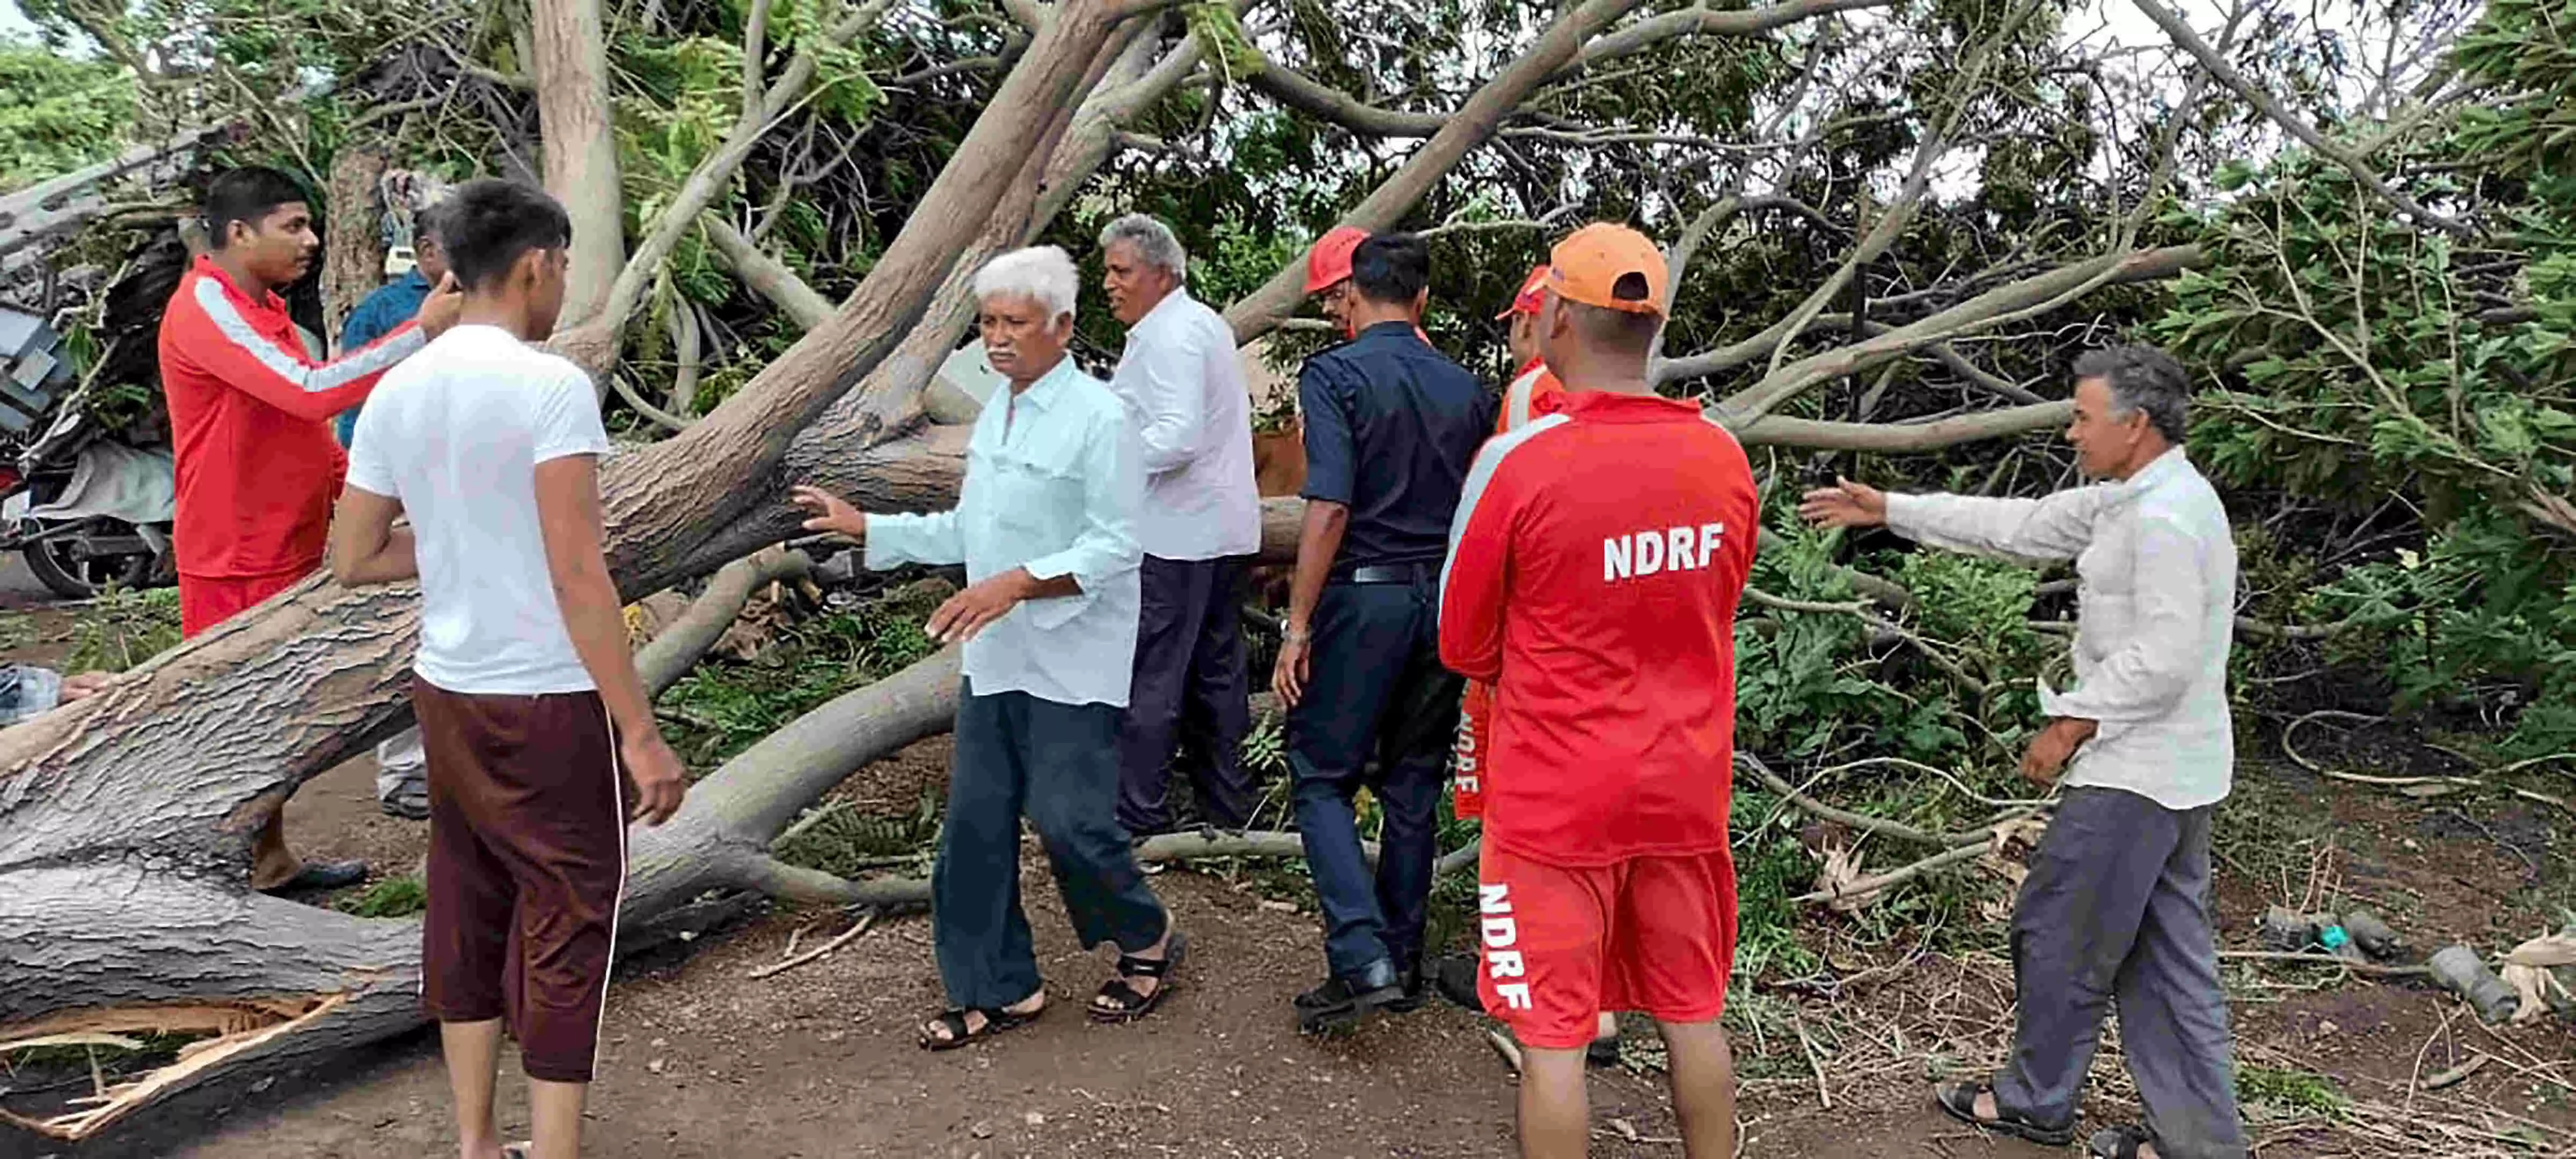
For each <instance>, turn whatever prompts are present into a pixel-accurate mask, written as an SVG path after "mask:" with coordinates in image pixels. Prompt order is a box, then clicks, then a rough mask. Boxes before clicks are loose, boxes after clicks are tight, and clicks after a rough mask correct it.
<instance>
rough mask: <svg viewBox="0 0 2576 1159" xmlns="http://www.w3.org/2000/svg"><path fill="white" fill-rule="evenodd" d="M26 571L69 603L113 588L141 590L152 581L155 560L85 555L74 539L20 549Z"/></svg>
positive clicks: (142, 557) (139, 557)
mask: <svg viewBox="0 0 2576 1159" xmlns="http://www.w3.org/2000/svg"><path fill="white" fill-rule="evenodd" d="M20 554H22V555H24V556H26V557H27V570H29V571H32V572H34V573H36V580H37V582H39V583H42V584H44V585H45V587H46V588H47V589H49V590H51V591H52V592H53V593H54V594H55V595H58V596H61V597H62V598H64V599H67V600H86V599H91V598H93V597H96V596H97V595H98V594H99V593H100V592H103V591H106V590H107V589H108V588H109V587H110V586H115V587H122V588H139V587H146V586H149V582H150V580H151V579H152V556H151V555H150V554H149V553H146V554H142V555H84V554H81V552H80V548H79V541H78V540H77V539H73V538H64V539H55V540H48V541H46V542H43V543H31V544H28V545H27V546H26V547H24V548H22V549H20Z"/></svg>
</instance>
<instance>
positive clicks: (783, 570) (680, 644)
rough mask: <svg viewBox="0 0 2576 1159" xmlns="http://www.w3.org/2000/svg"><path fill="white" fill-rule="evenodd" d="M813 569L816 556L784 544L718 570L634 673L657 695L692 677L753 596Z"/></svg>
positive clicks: (639, 655)
mask: <svg viewBox="0 0 2576 1159" xmlns="http://www.w3.org/2000/svg"><path fill="white" fill-rule="evenodd" d="M813 570H814V561H813V559H812V558H811V557H809V556H807V555H806V554H805V553H804V552H801V551H794V550H790V549H789V548H786V547H783V546H773V547H768V548H764V549H762V550H760V551H758V552H755V553H753V554H751V555H748V556H745V557H743V558H741V559H738V560H735V561H734V562H732V563H729V564H726V565H725V566H724V567H722V568H719V569H717V571H716V574H715V578H713V579H710V580H708V581H707V587H706V590H705V591H702V592H699V593H698V598H696V599H694V600H691V601H689V610H688V611H687V612H684V613H682V614H681V616H680V618H679V619H677V620H674V621H672V622H671V624H670V626H668V627H665V628H663V629H662V630H661V631H660V632H659V633H657V634H655V635H654V637H653V641H652V642H651V643H649V644H646V645H644V647H643V649H642V650H640V651H638V652H636V653H635V671H636V673H637V674H638V675H640V676H642V677H643V678H644V687H645V689H646V690H647V691H649V692H651V693H652V694H653V695H655V696H657V697H658V696H660V695H661V694H662V693H663V692H664V691H665V690H667V689H669V688H670V687H671V685H673V684H675V683H677V682H678V681H679V679H680V678H681V677H683V676H686V675H688V674H689V669H690V668H691V667H693V666H695V665H696V664H697V662H698V658H699V657H701V656H704V655H706V654H707V649H709V648H713V647H715V645H716V641H717V640H720V639H723V638H724V634H725V630H726V629H727V628H730V627H732V626H733V622H734V619H735V618H736V617H738V616H740V615H742V609H743V605H745V604H748V603H750V602H751V597H752V594H753V593H755V592H758V591H759V590H760V589H762V588H765V587H768V586H769V585H770V584H773V583H776V582H777V581H779V580H783V579H796V578H801V577H803V576H805V575H807V574H808V573H810V572H812V571H813Z"/></svg>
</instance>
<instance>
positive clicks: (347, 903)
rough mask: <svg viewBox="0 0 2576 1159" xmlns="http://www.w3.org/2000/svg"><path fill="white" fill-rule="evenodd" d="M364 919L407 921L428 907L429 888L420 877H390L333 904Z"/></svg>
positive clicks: (342, 911)
mask: <svg viewBox="0 0 2576 1159" xmlns="http://www.w3.org/2000/svg"><path fill="white" fill-rule="evenodd" d="M331 908H333V909H336V910H339V911H340V912H341V913H344V914H355V915H357V916H359V917H362V918H407V917H410V916H411V915H413V914H416V913H419V912H421V911H422V910H425V909H428V908H429V885H428V883H426V882H424V881H422V880H421V879H420V875H418V874H404V875H403V876H401V877H388V878H386V879H384V880H383V881H379V882H377V883H375V884H374V885H371V886H368V887H367V888H365V889H362V890H359V891H358V892H356V893H353V894H350V895H349V896H347V897H344V898H341V899H340V900H339V901H337V902H334V903H332V907H331Z"/></svg>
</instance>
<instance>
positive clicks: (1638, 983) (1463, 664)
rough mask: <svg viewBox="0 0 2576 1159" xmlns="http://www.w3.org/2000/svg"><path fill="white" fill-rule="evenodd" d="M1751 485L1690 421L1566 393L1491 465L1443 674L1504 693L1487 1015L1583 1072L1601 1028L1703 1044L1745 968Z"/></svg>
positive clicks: (1470, 519) (1485, 980)
mask: <svg viewBox="0 0 2576 1159" xmlns="http://www.w3.org/2000/svg"><path fill="white" fill-rule="evenodd" d="M1758 518H1759V507H1758V501H1757V498H1756V495H1755V490H1754V483H1753V472H1752V467H1751V465H1750V464H1749V463H1748V462H1747V461H1746V459H1745V456H1744V450H1743V448H1742V447H1741V446H1739V445H1738V444H1737V443H1736V441H1735V438H1734V436H1732V435H1730V434H1728V433H1727V432H1726V430H1725V429H1724V428H1722V427H1720V426H1718V425H1717V424H1715V423H1713V422H1710V421H1709V420H1708V419H1706V418H1705V417H1704V416H1702V415H1701V414H1700V412H1699V409H1698V408H1697V407H1694V406H1692V405H1690V404H1688V403H1681V402H1674V401H1670V400H1666V399H1660V398H1652V397H1643V396H1631V395H1618V394H1601V393H1585V394H1569V395H1565V396H1563V399H1562V402H1561V404H1560V406H1559V407H1558V409H1557V412H1556V413H1555V414H1552V415H1545V416H1542V417H1539V418H1537V419H1534V420H1533V421H1531V422H1530V423H1529V425H1527V426H1525V427H1522V428H1521V429H1520V430H1518V431H1515V432H1513V433H1511V434H1508V435H1505V436H1502V437H1500V438H1497V439H1495V440H1494V441H1493V442H1491V443H1489V444H1487V445H1486V447H1485V450H1484V452H1483V453H1482V454H1481V455H1479V456H1478V458H1477V462H1476V466H1475V469H1474V471H1473V472H1472V473H1471V474H1470V475H1469V476H1468V479H1467V485H1466V494H1465V496H1464V497H1463V498H1462V499H1461V501H1460V504H1459V514H1458V518H1457V521H1456V523H1455V530H1454V532H1453V539H1454V542H1453V544H1452V546H1451V550H1450V557H1449V565H1448V568H1447V570H1446V571H1445V572H1444V573H1443V576H1442V580H1441V609H1440V655H1441V659H1442V661H1443V662H1445V663H1446V664H1448V665H1449V666H1450V667H1451V668H1453V669H1455V670H1457V671H1458V672H1461V673H1463V674H1465V675H1467V676H1468V677H1470V678H1472V679H1476V680H1480V681H1485V682H1488V683H1490V684H1492V685H1493V686H1494V687H1495V688H1496V689H1497V692H1496V694H1495V698H1494V704H1493V720H1492V730H1491V731H1492V741H1491V744H1490V746H1489V750H1488V751H1487V752H1485V753H1484V754H1483V756H1484V758H1485V760H1484V761H1483V762H1482V765H1481V768H1482V770H1483V771H1484V774H1485V775H1484V777H1483V778H1482V779H1483V781H1484V790H1485V816H1484V855H1483V867H1482V880H1481V882H1480V884H1479V888H1478V895H1479V908H1480V910H1481V911H1482V912H1481V923H1480V928H1481V933H1482V941H1483V943H1484V951H1485V953H1484V958H1485V969H1484V971H1483V973H1482V977H1481V980H1480V990H1481V992H1482V996H1483V999H1484V1003H1485V1007H1486V1009H1487V1010H1488V1011H1490V1012H1492V1013H1493V1014H1495V1016H1497V1017H1499V1018H1501V1019H1503V1020H1504V1021H1505V1022H1506V1023H1508V1024H1509V1025H1510V1026H1511V1027H1512V1030H1513V1032H1514V1034H1516V1035H1517V1036H1518V1037H1519V1038H1520V1040H1521V1041H1522V1042H1524V1043H1527V1044H1529V1045H1532V1046H1537V1047H1542V1048H1550V1049H1575V1048H1579V1047H1582V1046H1584V1045H1585V1044H1587V1043H1589V1042H1590V1041H1591V1040H1592V1037H1593V1033H1594V1029H1595V1020H1596V1018H1597V1017H1598V1015H1599V1012H1600V1011H1602V1010H1605V1009H1606V1010H1642V1011H1644V1012H1646V1013H1647V1014H1650V1015H1652V1016H1654V1017H1655V1018H1657V1019H1659V1020H1662V1021H1667V1022H1706V1021H1710V1020H1712V1019H1714V1018H1716V1017H1717V1015H1718V1014H1719V1012H1720V1011H1722V1010H1723V1008H1724V1005H1725V997H1726V980H1727V972H1728V969H1729V967H1730V965H1731V963H1732V961H1733V959H1734V952H1735V909H1736V905H1735V873H1734V864H1733V861H1732V859H1731V858H1730V857H1729V856H1728V853H1727V805H1728V799H1729V785H1730V781H1731V776H1730V769H1731V767H1732V765H1733V761H1734V739H1735V644H1734V641H1735V637H1734V622H1735V609H1736V604H1737V601H1738V600H1739V599H1741V598H1742V596H1743V592H1744V583H1745V577H1746V576H1747V574H1748V573H1749V572H1750V571H1751V569H1752V563H1753V552H1754V543H1755V540H1756V537H1757V535H1758V534H1759V524H1758Z"/></svg>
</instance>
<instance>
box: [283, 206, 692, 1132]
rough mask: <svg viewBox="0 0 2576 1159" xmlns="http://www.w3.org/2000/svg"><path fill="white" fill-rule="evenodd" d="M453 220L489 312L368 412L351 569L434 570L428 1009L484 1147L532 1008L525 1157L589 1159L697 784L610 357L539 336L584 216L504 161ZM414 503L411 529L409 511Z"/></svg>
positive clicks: (335, 527)
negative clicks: (607, 406) (655, 901)
mask: <svg viewBox="0 0 2576 1159" xmlns="http://www.w3.org/2000/svg"><path fill="white" fill-rule="evenodd" d="M438 228H439V232H440V235H441V240H442V241H443V242H444V243H445V245H444V248H445V250H446V252H447V254H448V258H449V263H450V268H451V269H452V271H453V273H454V275H455V278H456V281H457V283H458V284H459V285H460V286H462V287H463V288H464V290H465V300H464V309H463V312H462V313H461V314H460V315H459V316H458V319H457V324H456V326H455V327H454V328H453V329H450V330H449V331H447V332H446V333H445V334H442V335H440V336H439V337H438V339H437V340H436V341H433V342H431V343H430V344H429V345H428V347H426V348H424V349H423V350H422V351H421V352H420V353H419V354H417V355H415V356H414V357H412V358H411V359H410V360H408V361H406V362H404V363H403V364H402V365H401V366H398V367H396V368H395V369H394V371H393V372H392V373H389V374H387V375H386V376H385V379H384V382H383V383H382V384H380V385H379V386H378V387H377V388H376V392H375V394H374V396H373V397H372V398H370V399H369V400H368V402H367V408H366V410H365V411H364V412H362V413H361V414H360V415H359V418H358V430H357V438H356V440H355V447H354V449H353V451H352V453H351V454H350V458H349V479H348V487H347V489H346V490H345V491H344V492H343V494H342V496H341V500H340V509H339V513H338V515H337V517H336V518H334V519H333V520H332V523H331V574H332V575H333V576H334V577H335V578H337V579H338V580H339V581H340V582H341V583H343V584H348V585H352V586H355V585H361V584H379V583H390V582H393V581H395V580H402V579H410V578H413V577H414V576H417V577H418V578H419V579H420V590H421V617H420V656H419V659H418V661H417V662H416V664H415V668H416V671H415V673H414V679H413V681H412V704H413V708H414V710H415V711H416V712H417V714H418V715H419V718H420V735H421V740H422V743H423V746H424V747H425V748H426V749H427V752H428V756H429V810H430V831H429V832H430V849H429V871H428V879H429V913H428V915H427V917H426V919H425V920H424V921H423V923H422V927H421V942H422V955H421V957H422V969H421V973H422V985H421V1004H422V1006H423V1007H425V1008H426V1009H427V1011H428V1013H429V1015H430V1016H431V1017H432V1018H434V1019H436V1020H437V1021H438V1023H439V1037H440V1040H441V1042H442V1043H443V1045H444V1046H445V1048H446V1055H447V1064H448V1081H449V1084H450V1086H451V1087H452V1089H453V1090H454V1092H455V1095H456V1124H457V1132H458V1135H459V1150H458V1153H459V1154H460V1155H462V1156H464V1157H465V1159H501V1157H502V1155H503V1153H504V1152H503V1148H502V1144H501V1142H500V1140H499V1139H498V1138H497V1137H496V1136H495V1134H494V1129H493V1122H492V1088H493V1084H494V1079H495V1064H496V1063H497V1061H498V1059H499V1056H500V1049H501V1029H502V1025H503V1021H504V1019H506V1020H507V1021H508V1024H509V1026H510V1029H511V1030H512V1032H513V1033H514V1035H515V1037H517V1038H518V1040H519V1047H520V1054H521V1060H522V1069H524V1070H525V1071H526V1072H527V1075H528V1087H529V1096H528V1103H529V1119H530V1121H531V1123H532V1125H533V1127H534V1129H535V1142H534V1143H533V1144H532V1145H527V1146H526V1147H525V1148H524V1149H522V1150H521V1151H519V1152H518V1153H520V1154H524V1155H528V1156H530V1157H531V1159H573V1157H574V1156H575V1155H576V1154H578V1153H579V1151H580V1147H581V1122H582V1104H583V1101H584V1099H585V1097H586V1095H587V1093H588V1091H589V1083H590V1079H591V1073H592V1070H593V1067H594V1065H595V1063H596V1060H597V1055H598V1050H599V1021H600V1008H601V1004H602V1002H603V1001H604V1000H605V998H606V996H607V991H608V969H609V965H610V963H611V962H612V961H613V960H614V958H615V947H616V933H617V904H618V899H619V896H620V893H621V891H622V888H623V885H624V882H625V874H626V822H627V820H628V818H629V817H641V818H643V819H645V820H646V821H648V822H650V823H652V824H656V825H658V824H660V823H662V821H664V820H665V819H667V818H669V817H670V815H671V814H672V813H674V812H676V811H677V810H678V809H679V807H680V802H681V799H682V797H683V795H684V794H685V793H686V792H687V786H688V781H687V779H686V776H685V774H684V772H683V770H682V768H681V766H680V759H679V758H678V757H677V756H674V755H672V753H671V749H670V747H669V746H668V745H665V744H663V743H662V735H661V733H660V731H659V730H658V729H657V728H656V726H655V724H654V721H653V705H652V699H651V697H649V696H648V695H647V694H646V693H645V691H644V682H643V680H642V679H640V678H639V677H638V676H637V675H636V673H635V662H634V658H633V656H632V655H631V654H630V653H629V652H628V650H627V642H626V619H625V614H624V610H623V607H622V604H621V601H620V600H619V599H618V597H617V589H616V586H615V585H614V584H613V583H612V582H611V581H610V580H609V578H608V561H607V558H606V556H605V555H604V553H603V552H602V550H601V546H600V541H601V537H602V532H601V527H600V515H599V482H598V465H599V458H600V456H602V455H605V454H607V453H608V434H607V432H606V431H605V430H603V429H601V427H600V422H599V404H598V402H597V400H596V396H595V395H594V394H593V392H592V390H591V385H590V379H589V376H587V375H585V374H583V373H582V372H581V369H580V368H579V367H576V366H574V365H573V364H572V363H570V362H567V361H565V360H564V359H562V358H560V357H557V356H555V355H552V354H547V353H544V352H543V351H540V350H538V349H537V348H535V347H534V346H531V345H529V344H530V343H532V342H542V341H544V340H545V338H546V336H547V335H548V334H550V333H551V332H552V331H553V330H554V324H555V316H556V314H557V313H558V312H559V311H560V310H561V308H562V305H563V294H564V268H565V255H566V254H567V252H568V251H569V249H570V247H571V243H572V222H571V220H570V219H569V218H567V217H566V216H565V214H564V211H563V207H562V206H560V205H557V204H556V203H555V201H554V199H553V198H550V197H547V196H546V195H545V194H544V193H542V192H540V191H538V190H535V189H530V188H527V187H525V186H520V185H514V184H511V183H509V182H506V181H491V180H485V181H475V182H471V183H469V184H467V185H465V186H464V187H463V188H461V189H459V190H457V192H456V194H455V199H454V201H453V202H452V203H451V206H450V208H449V209H448V210H447V211H446V212H445V213H444V214H443V215H442V216H441V218H440V221H439V224H438ZM402 516H408V517H409V518H410V520H411V525H410V526H409V527H407V528H397V527H395V526H394V521H395V519H396V518H398V517H402ZM621 766H622V767H621ZM621 774H625V775H631V777H632V778H633V782H634V786H635V790H636V793H635V798H636V799H634V800H628V799H627V796H626V793H625V791H624V788H623V786H622V784H621V780H622V779H623V777H622V776H621Z"/></svg>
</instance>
